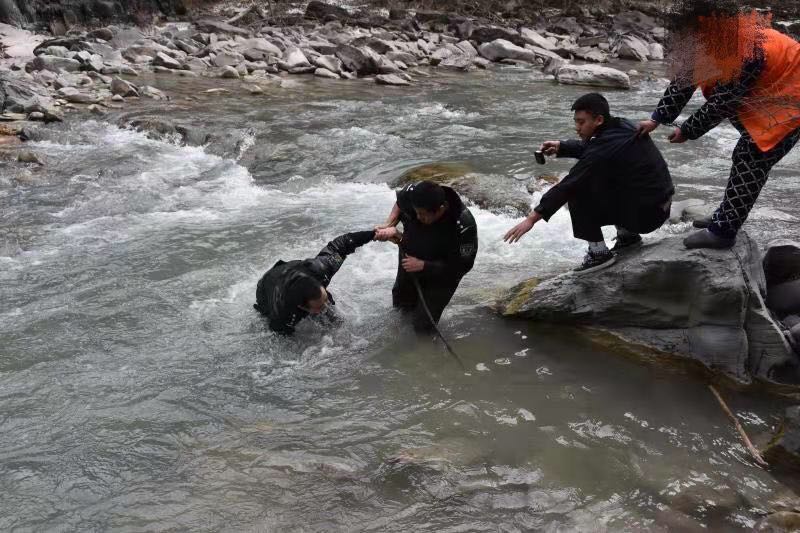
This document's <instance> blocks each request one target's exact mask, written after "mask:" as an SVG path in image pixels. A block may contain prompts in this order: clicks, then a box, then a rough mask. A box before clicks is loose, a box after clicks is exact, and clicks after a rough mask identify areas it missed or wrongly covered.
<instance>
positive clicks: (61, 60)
mask: <svg viewBox="0 0 800 533" xmlns="http://www.w3.org/2000/svg"><path fill="white" fill-rule="evenodd" d="M80 68H81V63H80V62H79V61H78V60H76V59H71V58H68V57H58V56H49V55H45V54H42V55H38V56H36V57H35V58H34V59H33V60H31V61H30V62H29V63H28V64H27V65H26V67H25V69H26V70H28V71H29V72H32V71H34V70H50V71H53V72H59V71H61V70H66V71H67V72H78V71H79V70H80Z"/></svg>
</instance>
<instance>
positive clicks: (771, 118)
mask: <svg viewBox="0 0 800 533" xmlns="http://www.w3.org/2000/svg"><path fill="white" fill-rule="evenodd" d="M756 17H757V15H755V14H753V15H743V16H741V17H739V18H738V19H734V21H735V22H734V24H736V25H737V26H738V30H737V31H736V34H737V36H738V41H739V43H738V47H737V48H738V50H736V51H734V52H733V53H727V54H726V53H723V54H717V55H716V56H715V55H714V54H711V55H710V57H709V54H707V53H706V54H705V57H704V59H705V61H706V62H707V63H706V65H705V68H703V67H701V68H700V70H705V72H706V73H707V75H703V74H702V73H700V72H697V71H696V72H695V80H696V81H697V82H698V85H699V86H700V88H701V89H702V90H703V94H704V96H706V98H708V97H709V96H710V95H711V92H712V90H713V88H714V85H715V84H716V83H717V82H721V83H725V82H726V81H731V80H732V79H733V76H735V75H738V72H740V71H741V66H742V64H743V62H744V61H746V60H747V59H748V55H747V51H748V50H750V53H749V57H750V58H751V57H753V52H752V50H753V46H754V43H755V42H756V40H757V42H758V44H757V46H760V47H761V49H762V50H763V54H764V59H765V66H764V69H763V71H762V72H761V75H760V76H759V77H758V80H757V81H756V84H755V86H754V87H753V89H752V90H751V91H750V93H749V94H748V95H747V96H746V97H744V98H743V99H742V102H741V103H740V105H739V107H738V110H737V115H738V118H739V120H740V121H741V123H742V125H743V126H744V127H745V128H746V129H747V132H748V133H749V134H750V136H751V137H752V138H753V140H754V141H755V143H756V144H757V145H758V147H759V149H760V150H761V151H763V152H766V151H769V150H771V149H772V148H774V147H775V146H777V145H778V143H780V142H781V141H782V140H783V139H784V138H785V137H786V136H787V135H789V134H790V133H791V132H793V131H794V130H796V129H797V128H800V43H798V42H797V41H795V40H794V39H792V38H790V37H788V36H787V35H784V34H782V33H780V32H778V31H776V30H773V29H771V28H770V29H767V28H764V27H763V26H762V27H761V29H757V30H753V28H754V27H755V26H754V20H756ZM717 27H718V26H717ZM747 28H749V31H748V29H747ZM720 33H725V32H724V30H723V32H719V33H718V35H719V34H720ZM729 36H730V34H728V35H727V36H726V37H729ZM720 38H724V37H722V36H721V35H720ZM735 38H736V37H734V39H735ZM722 47H723V48H725V46H724V45H722ZM720 56H721V57H720ZM734 56H736V57H734ZM708 62H710V65H709V63H708ZM732 62H735V66H733V65H732ZM709 66H710V67H711V68H712V69H713V70H714V71H715V72H713V73H711V71H710V70H709V69H708V67H709ZM732 66H733V68H731V67H732ZM696 68H697V67H696ZM698 78H700V79H698ZM703 78H704V79H703Z"/></svg>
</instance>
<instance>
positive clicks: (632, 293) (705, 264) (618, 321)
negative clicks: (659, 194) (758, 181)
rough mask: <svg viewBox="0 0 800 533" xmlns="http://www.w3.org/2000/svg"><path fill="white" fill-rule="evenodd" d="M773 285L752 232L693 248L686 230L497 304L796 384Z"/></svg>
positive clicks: (747, 378) (534, 283)
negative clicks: (774, 313)
mask: <svg viewBox="0 0 800 533" xmlns="http://www.w3.org/2000/svg"><path fill="white" fill-rule="evenodd" d="M734 252H735V253H734ZM740 259H741V264H740V262H739V260H740ZM764 285H765V282H764V279H763V270H762V269H761V264H760V254H759V252H758V247H757V246H756V244H755V243H754V242H753V241H752V240H751V239H750V238H749V236H748V235H747V234H746V233H745V232H741V233H740V234H739V239H738V241H737V244H736V245H735V247H734V248H733V250H686V249H685V248H684V246H683V236H675V237H668V238H665V239H663V240H661V241H658V242H655V243H653V244H649V245H646V246H644V247H642V248H639V249H638V250H631V251H630V252H627V253H626V254H622V255H620V256H619V257H618V259H617V263H616V264H614V265H612V266H611V267H608V268H606V269H604V270H601V271H598V272H594V273H592V274H589V275H584V276H577V275H575V274H573V273H571V272H570V273H567V274H562V275H559V276H556V277H553V278H549V279H546V280H544V281H539V280H530V281H528V282H525V283H522V284H520V285H518V286H517V287H515V288H514V289H512V290H511V291H509V293H508V294H507V295H505V296H504V297H503V298H501V299H500V301H499V302H498V310H499V311H500V312H501V313H502V314H503V315H505V316H513V317H524V318H529V319H531V320H535V321H538V322H549V323H560V324H572V325H584V326H590V327H592V328H598V329H600V330H601V331H603V332H604V334H607V335H609V336H611V337H613V338H616V339H619V340H622V341H623V342H624V343H627V344H630V345H634V346H638V347H641V348H643V349H644V350H646V351H650V352H652V353H653V354H658V355H662V356H672V357H674V358H676V359H679V360H687V361H694V362H696V363H700V364H702V365H703V366H705V367H706V368H708V369H709V370H711V371H714V372H719V373H721V374H724V375H726V376H728V377H730V378H731V379H734V380H736V381H739V382H741V383H749V382H751V381H752V379H753V378H758V379H761V380H764V381H769V382H777V383H796V382H797V381H798V378H800V373H799V372H798V361H797V357H796V356H795V355H794V354H793V353H792V350H791V347H790V346H789V345H788V343H787V342H786V341H785V338H784V335H783V333H782V331H781V329H780V327H779V326H778V325H777V324H776V323H775V322H774V320H773V319H772V317H771V315H770V313H769V311H768V310H767V309H766V307H765V306H764V302H763V299H762V298H761V293H762V291H763V288H764Z"/></svg>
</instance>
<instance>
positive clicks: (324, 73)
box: [314, 68, 341, 80]
mask: <svg viewBox="0 0 800 533" xmlns="http://www.w3.org/2000/svg"><path fill="white" fill-rule="evenodd" d="M314 76H317V77H319V78H330V79H332V80H338V79H340V78H341V76H339V75H338V74H336V73H335V72H332V71H330V70H328V69H326V68H318V69H316V70H315V71H314Z"/></svg>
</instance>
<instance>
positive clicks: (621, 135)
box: [535, 117, 675, 220]
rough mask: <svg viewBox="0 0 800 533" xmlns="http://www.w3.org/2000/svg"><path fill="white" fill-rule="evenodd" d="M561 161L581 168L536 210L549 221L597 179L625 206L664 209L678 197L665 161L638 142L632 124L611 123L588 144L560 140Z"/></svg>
mask: <svg viewBox="0 0 800 533" xmlns="http://www.w3.org/2000/svg"><path fill="white" fill-rule="evenodd" d="M558 157H574V158H577V159H578V163H577V164H576V165H575V166H574V167H572V169H571V170H570V171H569V174H568V175H567V177H565V178H564V179H563V180H561V181H560V182H559V183H558V184H557V185H555V186H553V188H551V189H550V190H549V191H547V193H545V195H544V196H542V199H541V201H540V202H539V205H538V206H536V208H535V211H536V212H538V213H539V214H540V215H542V218H544V219H545V220H549V219H550V217H552V216H553V215H554V214H555V212H556V211H558V210H559V209H560V208H561V206H563V205H564V204H566V203H567V202H569V200H570V198H571V197H572V195H573V194H574V193H575V191H576V190H578V189H579V188H580V187H583V186H585V185H586V184H587V182H588V181H589V180H598V181H600V182H601V183H603V186H604V187H608V193H609V195H610V196H611V197H614V198H615V199H616V200H617V202H618V205H621V206H644V205H660V204H662V203H664V202H666V201H667V200H668V199H669V198H670V197H671V196H672V195H673V194H674V193H675V188H674V187H673V186H672V178H671V177H670V174H669V168H668V167H667V163H666V161H664V157H663V156H662V155H661V152H660V151H659V149H658V147H657V146H656V145H655V143H653V140H652V139H651V138H650V137H649V136H643V137H636V126H635V125H634V124H633V123H632V122H631V121H629V120H626V119H622V118H616V117H614V118H612V119H611V121H609V123H608V125H606V126H604V127H603V128H602V129H601V130H600V131H599V132H597V134H596V135H595V136H594V137H592V138H591V139H589V140H588V141H585V142H584V141H578V140H569V141H561V145H560V147H559V150H558Z"/></svg>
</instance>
